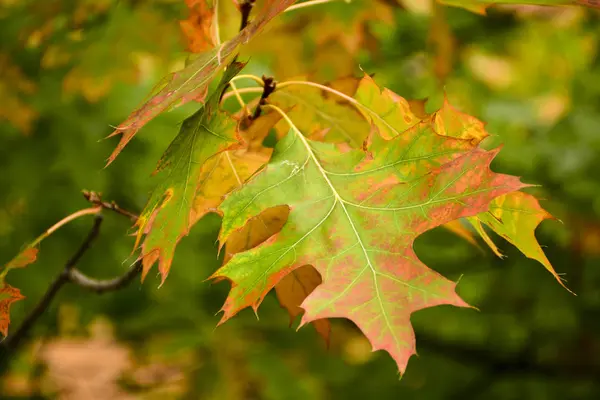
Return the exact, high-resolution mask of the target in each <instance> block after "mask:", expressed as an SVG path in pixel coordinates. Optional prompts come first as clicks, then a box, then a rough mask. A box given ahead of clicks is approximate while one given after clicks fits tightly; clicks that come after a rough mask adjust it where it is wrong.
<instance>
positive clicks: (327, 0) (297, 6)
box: [284, 0, 352, 12]
mask: <svg viewBox="0 0 600 400" xmlns="http://www.w3.org/2000/svg"><path fill="white" fill-rule="evenodd" d="M334 1H341V0H310V1H305V2H304V3H298V4H294V5H293V6H290V7H288V8H287V9H286V10H285V11H284V12H288V11H294V10H299V9H301V8H306V7H310V6H316V5H319V4H325V3H331V2H334ZM343 1H344V2H345V3H346V4H350V3H351V2H352V0H343Z"/></svg>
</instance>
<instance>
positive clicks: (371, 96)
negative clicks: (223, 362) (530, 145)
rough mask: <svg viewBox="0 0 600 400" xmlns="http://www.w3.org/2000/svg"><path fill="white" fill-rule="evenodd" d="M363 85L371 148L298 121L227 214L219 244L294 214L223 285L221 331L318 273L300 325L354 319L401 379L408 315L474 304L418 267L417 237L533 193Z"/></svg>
mask: <svg viewBox="0 0 600 400" xmlns="http://www.w3.org/2000/svg"><path fill="white" fill-rule="evenodd" d="M363 83H364V87H366V88H367V89H369V90H368V92H366V93H362V94H361V93H360V92H361V89H360V87H359V91H358V93H357V98H359V97H360V98H361V99H362V100H361V103H363V104H364V107H365V110H366V109H368V110H370V112H369V113H370V115H369V117H370V118H372V122H373V130H372V132H371V134H370V137H369V140H368V143H367V147H366V149H365V150H366V151H362V150H349V151H344V152H342V151H340V150H339V149H338V148H337V146H336V145H334V144H330V143H321V142H316V141H313V140H310V139H307V138H305V137H304V135H303V134H302V132H300V131H299V130H298V129H297V128H296V126H295V125H294V124H293V122H292V121H291V120H290V121H288V122H290V125H291V129H290V132H289V133H288V135H287V136H285V137H284V138H283V139H282V140H281V141H280V142H279V143H278V144H277V146H276V148H275V151H274V153H273V156H272V158H271V160H270V162H269V164H267V166H266V167H265V168H263V169H262V170H261V172H260V173H258V174H257V175H255V176H254V177H253V178H252V179H251V180H250V181H248V182H247V183H246V184H245V185H244V187H242V188H241V189H239V190H236V191H234V192H233V193H232V194H231V195H230V196H229V197H227V199H225V201H224V202H223V203H222V205H221V206H220V209H221V211H222V212H223V224H222V228H221V233H220V240H221V241H222V242H223V241H226V240H227V239H228V238H229V236H230V235H231V234H232V233H233V232H235V231H236V230H238V229H240V228H242V227H243V226H244V225H245V224H246V222H247V221H248V220H249V219H251V218H252V217H254V216H256V215H258V214H260V213H261V212H263V211H264V210H265V209H268V208H271V207H275V206H281V205H287V206H288V207H289V209H290V214H289V216H288V219H287V222H286V224H285V226H284V227H283V229H282V230H281V232H279V233H278V234H276V235H274V236H273V237H271V238H270V239H268V240H267V241H266V242H264V243H263V244H262V245H260V246H258V247H256V248H253V249H251V250H248V251H246V252H242V253H238V254H236V255H234V256H233V258H232V259H231V260H230V261H229V263H227V264H226V265H225V266H224V267H222V268H221V269H220V270H218V271H217V272H216V273H215V274H214V275H213V278H216V279H228V280H230V281H231V282H232V288H231V291H230V294H229V296H228V298H227V300H226V302H225V304H224V306H223V308H222V311H223V313H224V314H223V317H222V320H221V323H222V322H224V321H226V320H227V319H229V318H231V317H232V316H233V315H235V314H236V313H237V312H238V311H239V310H241V309H242V308H244V307H247V306H252V307H253V308H254V310H256V309H257V308H258V307H259V305H260V303H261V301H262V299H263V298H264V297H265V296H266V294H267V293H268V292H269V290H270V289H272V288H273V287H274V286H275V285H276V284H278V283H279V282H280V281H281V280H282V279H283V278H284V277H285V276H286V275H288V274H289V273H290V272H292V271H294V270H295V269H297V268H299V267H301V266H304V265H313V266H314V267H315V268H316V270H317V271H318V272H319V273H320V275H321V277H322V278H323V283H322V284H321V285H320V286H318V287H317V288H316V289H315V290H314V291H313V292H312V293H311V294H310V295H309V296H308V298H307V299H306V300H305V301H304V302H303V304H302V308H303V309H305V314H304V316H303V318H302V323H303V324H305V323H308V322H311V321H314V320H318V319H324V318H337V317H345V318H348V319H350V320H352V321H353V322H354V323H355V324H356V325H357V326H358V327H359V328H360V329H361V330H362V331H363V332H364V334H365V335H366V336H367V337H368V338H369V340H370V341H371V343H372V345H373V349H374V350H379V349H384V350H386V351H388V352H389V353H390V354H391V355H392V357H393V358H394V360H395V361H396V363H397V365H398V368H399V370H400V372H401V373H403V372H404V370H405V368H406V364H407V362H408V359H409V358H410V356H411V355H412V354H414V353H415V338H414V332H413V330H412V328H411V325H410V315H411V314H412V313H413V312H414V311H417V310H420V309H423V308H427V307H432V306H436V305H441V304H450V305H455V306H463V307H465V306H468V305H467V304H466V303H465V302H464V301H463V300H462V299H460V297H458V295H457V294H456V292H455V287H456V284H455V283H454V282H452V281H450V280H448V279H446V278H444V277H443V276H441V275H439V274H438V273H436V272H435V271H433V270H431V269H429V268H428V267H427V266H425V265H424V264H423V263H421V262H420V261H419V259H418V258H417V256H416V254H415V253H414V251H413V248H412V247H413V242H414V240H415V239H416V238H417V237H418V236H419V235H421V234H422V233H424V232H426V231H428V230H431V229H433V228H435V227H437V226H440V225H442V224H444V223H447V222H450V221H453V220H456V219H458V218H461V217H467V216H472V215H476V214H478V213H481V212H483V211H486V210H487V209H488V207H489V204H490V202H491V201H492V200H493V199H494V198H496V197H498V196H500V195H503V194H506V193H510V192H513V191H516V190H518V189H520V188H522V187H524V186H525V185H524V184H522V183H521V182H520V181H519V179H518V178H516V177H512V176H508V175H501V174H496V173H493V172H492V171H491V170H490V169H489V164H490V163H491V161H492V159H493V158H494V157H495V155H496V154H497V152H498V150H494V151H486V150H482V149H479V148H473V146H472V145H471V141H470V140H465V139H456V138H452V137H448V136H444V135H440V134H438V133H436V132H435V131H434V129H433V127H432V126H433V124H432V123H431V121H421V122H419V121H418V119H417V118H416V117H414V116H412V114H410V110H409V109H408V105H407V102H406V101H405V100H404V99H402V98H401V97H399V96H397V95H396V94H394V93H392V92H390V91H389V90H384V91H383V92H382V91H381V90H380V89H379V88H378V87H377V86H376V85H375V87H373V85H374V82H372V80H371V79H370V78H369V77H365V78H364V80H363V82H361V85H363ZM375 110H379V111H380V112H383V114H379V113H378V112H376V111H375ZM380 126H381V127H382V128H383V129H381V130H383V132H381V133H380V131H381V130H380V129H379V127H380ZM394 132H396V133H395V134H394Z"/></svg>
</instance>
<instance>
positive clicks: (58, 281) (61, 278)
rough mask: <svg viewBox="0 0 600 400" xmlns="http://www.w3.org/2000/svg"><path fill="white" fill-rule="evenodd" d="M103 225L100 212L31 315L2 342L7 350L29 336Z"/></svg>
mask: <svg viewBox="0 0 600 400" xmlns="http://www.w3.org/2000/svg"><path fill="white" fill-rule="evenodd" d="M101 225H102V216H101V215H100V214H98V215H96V217H95V218H94V225H93V226H92V229H91V230H90V232H89V233H88V235H87V237H86V238H85V240H84V241H83V243H82V244H81V246H79V248H78V249H77V251H76V252H75V254H74V255H73V256H72V257H71V258H70V259H69V261H67V263H66V264H65V267H64V269H63V270H62V272H61V273H60V275H58V276H57V277H56V278H55V279H54V281H53V282H52V284H51V285H50V287H49V288H48V290H47V291H46V293H45V294H44V296H43V297H42V298H41V300H40V301H39V302H38V304H37V305H36V306H35V308H34V309H33V310H31V312H30V313H29V315H28V316H27V317H26V318H25V319H24V320H23V322H22V323H21V325H20V326H19V328H18V329H17V330H16V331H15V333H13V334H12V335H10V336H8V337H7V338H6V339H5V340H4V341H3V342H2V345H3V347H4V348H5V349H6V350H8V351H14V350H15V349H16V348H17V347H18V345H19V344H20V342H21V341H22V340H23V338H25V337H26V336H27V334H28V333H29V331H30V330H31V327H32V326H33V325H34V324H35V322H36V321H37V320H38V319H39V318H40V317H41V316H42V314H43V313H44V312H45V311H46V310H47V309H48V307H49V306H50V304H51V303H52V300H53V299H54V298H55V297H56V295H57V294H58V292H59V290H60V289H61V288H62V287H63V285H64V284H65V283H67V282H68V281H69V273H70V271H71V270H72V269H73V268H75V265H77V263H78V262H79V260H80V259H81V257H83V255H84V254H85V253H86V252H87V251H88V250H89V248H90V246H91V245H92V242H93V241H94V239H96V237H97V236H98V233H99V232H100V226H101Z"/></svg>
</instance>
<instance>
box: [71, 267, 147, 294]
mask: <svg viewBox="0 0 600 400" xmlns="http://www.w3.org/2000/svg"><path fill="white" fill-rule="evenodd" d="M140 272H142V261H141V260H138V261H136V262H135V263H134V264H133V265H132V266H131V267H130V268H129V270H127V272H125V273H124V274H123V275H121V276H119V277H116V278H113V279H94V278H90V277H88V276H87V275H85V274H84V273H82V272H81V271H79V270H78V269H77V268H74V269H72V270H71V271H70V272H69V281H70V282H71V283H74V284H76V285H77V286H79V287H81V288H83V289H87V290H89V291H92V292H95V293H98V294H102V293H106V292H110V291H115V290H118V289H121V288H123V287H125V286H127V285H128V284H129V283H130V282H131V281H132V280H133V279H134V278H135V277H136V276H138V275H139V274H140Z"/></svg>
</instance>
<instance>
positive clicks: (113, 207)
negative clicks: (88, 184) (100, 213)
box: [83, 190, 138, 222]
mask: <svg viewBox="0 0 600 400" xmlns="http://www.w3.org/2000/svg"><path fill="white" fill-rule="evenodd" d="M83 197H85V199H86V200H87V201H89V202H90V203H92V204H93V205H95V206H98V207H102V208H103V209H105V210H110V211H114V212H116V213H117V214H121V215H124V216H125V217H127V218H129V219H130V220H131V221H133V222H136V221H137V220H138V216H137V215H136V214H134V213H132V212H130V211H127V210H125V209H123V208H121V207H119V205H118V204H117V203H115V202H114V201H112V202H110V203H109V202H107V201H103V200H102V193H98V192H92V191H89V190H84V191H83Z"/></svg>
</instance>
